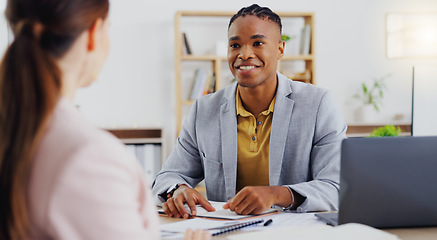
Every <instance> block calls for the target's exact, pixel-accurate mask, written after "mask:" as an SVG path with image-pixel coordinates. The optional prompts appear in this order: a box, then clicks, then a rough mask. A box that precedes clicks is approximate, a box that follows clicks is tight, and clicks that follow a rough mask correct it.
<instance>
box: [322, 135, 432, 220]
mask: <svg viewBox="0 0 437 240" xmlns="http://www.w3.org/2000/svg"><path fill="white" fill-rule="evenodd" d="M436 171H437V137H436V136H434V137H411V136H410V137H382V138H349V139H345V140H343V142H342V149H341V171H340V198H339V201H340V202H339V211H338V220H337V219H336V218H333V217H335V215H336V213H323V214H316V216H317V217H319V218H321V219H323V220H325V221H326V222H329V223H330V224H331V225H337V224H344V223H351V222H354V223H362V224H366V225H369V226H372V227H377V228H395V227H426V226H437V189H436V186H435V184H436V183H437V174H436ZM329 218H331V219H329Z"/></svg>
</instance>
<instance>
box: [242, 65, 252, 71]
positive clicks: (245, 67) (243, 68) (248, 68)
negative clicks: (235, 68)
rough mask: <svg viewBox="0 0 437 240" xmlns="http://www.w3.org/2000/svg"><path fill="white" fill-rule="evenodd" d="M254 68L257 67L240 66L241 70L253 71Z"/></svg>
mask: <svg viewBox="0 0 437 240" xmlns="http://www.w3.org/2000/svg"><path fill="white" fill-rule="evenodd" d="M254 68H255V66H240V69H241V70H251V69H254Z"/></svg>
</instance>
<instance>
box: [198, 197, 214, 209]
mask: <svg viewBox="0 0 437 240" xmlns="http://www.w3.org/2000/svg"><path fill="white" fill-rule="evenodd" d="M199 203H200V205H202V207H203V208H205V209H206V211H208V212H213V211H215V208H214V207H213V206H212V205H211V203H210V202H208V200H206V199H205V198H204V197H203V196H200V197H199Z"/></svg>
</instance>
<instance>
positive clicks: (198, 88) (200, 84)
mask: <svg viewBox="0 0 437 240" xmlns="http://www.w3.org/2000/svg"><path fill="white" fill-rule="evenodd" d="M207 84H208V74H207V73H206V71H205V70H203V69H202V68H198V69H197V70H196V73H195V74H194V82H193V87H192V88H191V93H190V100H196V99H197V98H198V97H201V96H202V95H203V94H204V92H205V86H206V85H207Z"/></svg>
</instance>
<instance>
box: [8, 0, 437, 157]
mask: <svg viewBox="0 0 437 240" xmlns="http://www.w3.org/2000/svg"><path fill="white" fill-rule="evenodd" d="M0 1H1V0H0ZM3 1H4V0H3ZM252 3H253V2H252V1H244V0H222V1H205V0H203V1H201V0H184V1H176V0H173V1H153V4H151V1H146V0H111V15H110V17H111V38H112V39H111V40H112V47H111V54H110V57H109V59H108V62H107V64H106V65H105V68H104V70H103V72H102V74H101V76H100V79H99V81H98V82H97V83H96V84H94V85H93V86H91V87H90V88H88V89H84V90H81V91H80V92H79V94H78V96H77V103H78V104H79V105H80V106H81V110H82V111H83V112H84V113H85V115H87V116H88V117H89V118H90V119H91V120H92V121H93V122H94V123H95V124H97V125H99V126H102V127H127V128H130V127H149V126H151V127H153V126H160V127H162V128H163V129H164V131H165V137H166V143H167V152H168V151H169V150H170V149H171V147H172V145H173V143H174V140H175V137H176V136H175V131H176V130H175V125H176V123H175V97H174V91H175V90H174V33H173V21H174V14H175V13H176V11H177V10H226V11H237V10H239V9H240V8H241V7H243V6H248V5H250V4H252ZM258 4H260V5H262V6H269V7H270V8H271V9H272V10H274V11H302V12H314V13H315V44H316V46H315V47H316V74H317V85H319V86H322V87H325V88H327V89H330V90H332V91H334V93H335V94H336V95H337V98H338V103H339V105H340V106H341V109H342V112H343V116H344V118H345V119H346V121H347V122H348V123H352V122H353V121H354V117H353V111H354V109H355V108H356V106H357V104H358V103H357V101H356V100H355V99H353V98H352V95H353V94H354V93H355V92H356V91H357V90H358V88H359V86H360V83H361V82H363V81H370V80H371V79H372V78H373V77H381V76H383V75H386V74H388V73H390V74H392V76H391V77H390V78H389V79H388V80H387V86H388V91H387V93H386V96H385V99H384V105H383V109H382V110H383V111H382V112H381V113H380V114H379V115H378V116H377V117H376V118H375V121H380V122H389V121H391V120H392V119H393V117H394V115H396V114H403V115H404V116H405V120H406V121H409V119H410V117H411V77H412V66H413V65H415V64H423V63H427V64H428V63H437V59H435V58H428V59H397V60H393V59H387V58H386V56H385V50H386V49H385V15H386V14H387V13H390V12H414V13H420V12H426V13H429V12H437V1H435V0H414V1H413V0H361V1H358V0H305V1H304V0H300V1H298V0H288V1H283V0H268V1H267V0H263V1H258ZM0 24H1V22H0ZM0 28H2V26H1V25H0ZM1 32H2V34H3V32H4V31H3V30H2V31H1ZM0 41H1V40H0ZM0 44H1V42H0ZM0 48H1V45H0Z"/></svg>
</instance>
